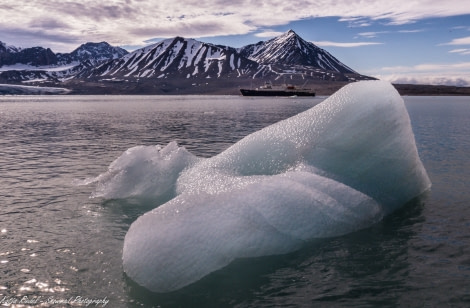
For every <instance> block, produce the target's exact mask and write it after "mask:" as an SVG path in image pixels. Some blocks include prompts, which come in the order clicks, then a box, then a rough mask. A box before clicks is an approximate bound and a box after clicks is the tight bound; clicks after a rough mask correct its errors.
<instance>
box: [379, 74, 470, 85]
mask: <svg viewBox="0 0 470 308" xmlns="http://www.w3.org/2000/svg"><path fill="white" fill-rule="evenodd" d="M374 77H376V78H378V79H381V80H386V81H389V82H391V83H397V84H427V85H444V86H457V87H469V86H470V77H469V76H468V75H460V76H455V75H443V74H439V75H419V74H413V75H400V74H390V75H375V76H374Z"/></svg>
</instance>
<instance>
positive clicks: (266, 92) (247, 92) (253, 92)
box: [240, 89, 315, 96]
mask: <svg viewBox="0 0 470 308" xmlns="http://www.w3.org/2000/svg"><path fill="white" fill-rule="evenodd" d="M240 93H241V94H242V95H243V96H315V92H308V91H283V90H259V89H258V90H249V89H240Z"/></svg>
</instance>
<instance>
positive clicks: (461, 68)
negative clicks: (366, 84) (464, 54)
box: [370, 62, 470, 87]
mask: <svg viewBox="0 0 470 308" xmlns="http://www.w3.org/2000/svg"><path fill="white" fill-rule="evenodd" d="M469 70H470V62H460V63H440V64H439V63H437V64H436V63H423V64H418V65H414V66H393V67H383V68H381V69H380V70H379V71H380V73H378V74H370V75H371V76H374V77H377V78H379V79H382V80H387V81H390V82H392V83H412V84H431V85H452V86H460V87H468V86H470V75H469V74H468V71H469Z"/></svg>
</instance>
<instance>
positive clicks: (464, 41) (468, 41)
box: [442, 36, 470, 45]
mask: <svg viewBox="0 0 470 308" xmlns="http://www.w3.org/2000/svg"><path fill="white" fill-rule="evenodd" d="M442 45H470V36H467V37H461V38H457V39H453V40H452V41H450V42H448V43H445V44H442Z"/></svg>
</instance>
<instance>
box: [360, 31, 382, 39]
mask: <svg viewBox="0 0 470 308" xmlns="http://www.w3.org/2000/svg"><path fill="white" fill-rule="evenodd" d="M385 33H390V31H377V32H361V33H358V34H357V35H359V36H362V37H365V38H376V37H377V36H379V34H385Z"/></svg>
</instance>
